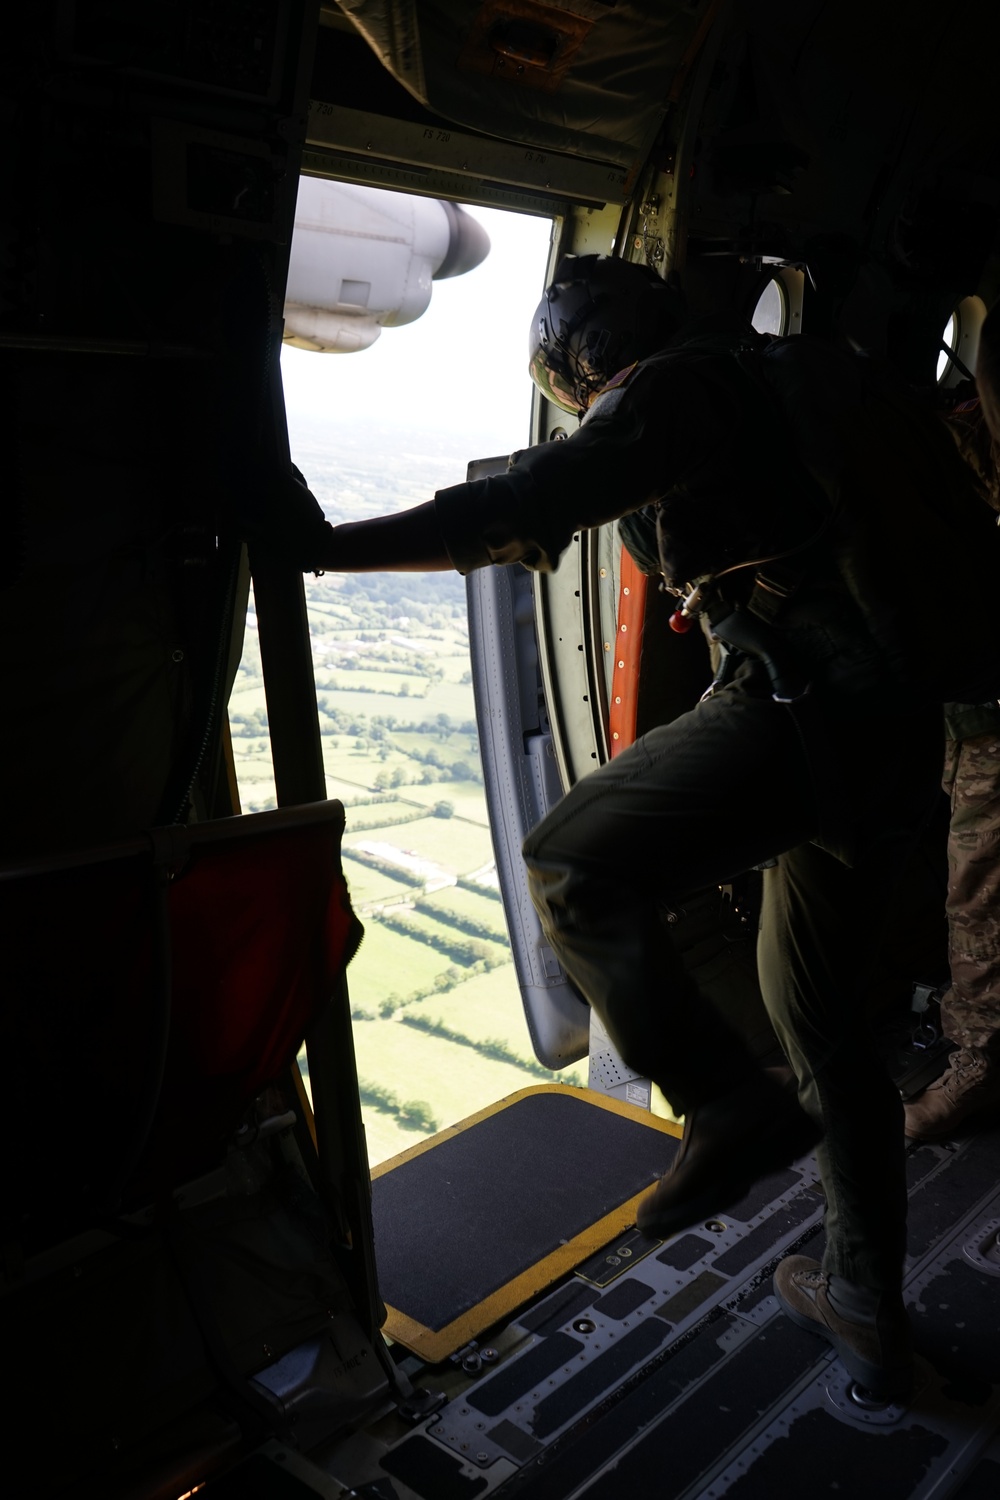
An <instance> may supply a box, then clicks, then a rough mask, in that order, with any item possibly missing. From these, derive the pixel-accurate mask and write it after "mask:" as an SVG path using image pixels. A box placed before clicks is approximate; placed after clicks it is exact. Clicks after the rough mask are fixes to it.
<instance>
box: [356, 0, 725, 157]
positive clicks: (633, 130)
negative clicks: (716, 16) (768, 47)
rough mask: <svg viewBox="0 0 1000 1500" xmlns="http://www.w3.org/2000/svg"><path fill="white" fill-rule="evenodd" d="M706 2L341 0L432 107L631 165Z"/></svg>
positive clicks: (388, 63) (646, 145)
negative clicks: (477, 2) (472, 2)
mask: <svg viewBox="0 0 1000 1500" xmlns="http://www.w3.org/2000/svg"><path fill="white" fill-rule="evenodd" d="M709 4H710V0H701V3H700V4H695V5H693V6H692V5H683V4H678V3H671V0H659V3H658V0H620V3H618V4H616V5H615V4H608V3H606V0H549V3H547V4H544V5H542V4H538V3H535V0H481V3H479V4H478V5H470V4H469V3H468V0H340V8H341V9H342V10H343V11H345V12H346V13H347V14H348V15H350V17H351V18H352V20H353V22H354V24H355V26H356V27H357V29H358V30H359V31H360V32H361V33H362V35H363V36H364V37H365V38H366V40H367V41H368V43H369V45H370V46H371V47H372V48H373V49H374V51H375V52H376V53H377V55H378V57H379V58H380V59H381V61H382V62H383V64H384V65H385V67H386V68H388V70H389V71H390V72H391V73H392V74H393V76H394V77H395V78H396V79H397V80H398V81H399V82H400V83H401V84H403V86H404V87H405V88H407V89H408V90H409V91H410V93H411V94H413V95H414V96H415V97H416V98H417V99H419V100H420V102H421V103H422V104H424V105H425V106H426V107H427V108H428V109H430V110H431V111H433V112H434V113H435V114H438V115H441V116H443V117H444V118H446V119H449V120H451V121H453V122H454V123H455V124H457V125H462V126H465V127H466V128H468V129H471V130H479V131H483V132H484V133H487V134H489V135H493V136H499V137H501V138H503V139H507V140H513V141H524V142H526V143H530V144H531V145H532V146H533V147H535V148H541V149H549V150H552V151H561V152H567V153H572V154H577V155H585V156H588V157H591V158H594V159H596V160H598V161H608V162H609V163H614V164H615V165H616V166H618V167H620V168H624V169H625V170H626V171H633V170H635V169H636V168H637V167H638V166H639V165H640V164H641V163H642V161H643V160H644V159H645V157H646V155H647V153H648V151H649V149H650V147H651V145H652V143H653V140H654V138H655V136H656V132H657V130H658V128H659V126H660V123H661V121H662V119H663V115H664V111H665V108H666V102H667V97H668V94H669V93H670V90H671V87H672V85H673V84H674V81H675V77H676V75H677V69H678V66H679V65H680V64H681V63H682V61H685V60H686V54H687V52H688V49H689V47H690V45H691V41H692V38H693V36H694V35H695V33H696V31H697V29H698V27H699V24H700V22H701V20H702V13H703V12H705V11H707V10H708V9H709Z"/></svg>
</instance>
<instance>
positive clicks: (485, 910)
mask: <svg viewBox="0 0 1000 1500" xmlns="http://www.w3.org/2000/svg"><path fill="white" fill-rule="evenodd" d="M424 906H425V909H428V908H429V909H430V910H432V911H441V912H449V913H454V915H455V916H458V917H468V918H471V920H472V921H473V922H481V923H482V924H483V926H484V927H489V928H491V929H492V931H493V932H494V933H495V934H496V937H497V939H498V941H500V942H506V941H507V929H506V927H505V925H504V917H503V907H502V906H501V905H500V903H499V901H494V900H493V899H492V897H490V896H485V895H483V896H480V895H479V894H478V893H477V892H476V891H469V890H465V889H464V888H463V887H462V886H459V885H451V886H448V887H447V888H446V889H445V890H443V891H435V892H434V894H433V895H431V896H425V897H424Z"/></svg>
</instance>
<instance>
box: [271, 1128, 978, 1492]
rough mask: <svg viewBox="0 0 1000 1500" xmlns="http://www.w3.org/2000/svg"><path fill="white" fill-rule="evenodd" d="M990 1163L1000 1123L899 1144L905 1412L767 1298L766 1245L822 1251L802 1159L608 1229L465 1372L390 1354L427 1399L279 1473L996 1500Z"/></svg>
mask: <svg viewBox="0 0 1000 1500" xmlns="http://www.w3.org/2000/svg"><path fill="white" fill-rule="evenodd" d="M998 1167H1000V1132H998V1131H993V1132H991V1133H984V1134H981V1135H978V1136H973V1137H970V1138H969V1139H967V1140H965V1141H963V1142H960V1143H957V1144H947V1145H942V1146H931V1145H925V1146H921V1147H915V1148H911V1150H910V1153H909V1159H908V1170H909V1178H910V1229H909V1240H910V1256H909V1262H908V1272H907V1283H906V1297H907V1301H908V1304H909V1307H910V1311H911V1314H912V1317H913V1321H914V1326H915V1335H916V1349H917V1356H918V1373H917V1382H916V1387H915V1390H914V1392H913V1396H912V1399H911V1400H910V1402H908V1403H907V1404H906V1405H905V1406H896V1405H889V1406H882V1405H874V1404H872V1403H871V1402H870V1401H868V1400H866V1398H865V1396H864V1393H863V1392H859V1391H858V1390H856V1389H853V1388H852V1386H851V1383H850V1381H849V1380H848V1379H847V1377H846V1375H845V1374H844V1371H843V1369H842V1367H841V1365H840V1364H839V1362H838V1361H837V1360H836V1359H835V1357H834V1355H833V1353H832V1351H830V1350H829V1348H828V1347H827V1346H826V1345H825V1344H824V1343H823V1342H822V1340H820V1339H817V1338H816V1337H815V1336H814V1335H812V1334H809V1333H808V1332H805V1331H803V1330H801V1329H799V1328H797V1327H796V1326H795V1325H794V1324H792V1323H791V1322H790V1321H789V1320H788V1319H787V1318H786V1317H784V1315H783V1314H782V1313H781V1312H780V1310H779V1309H778V1307H777V1304H776V1302H775V1300H774V1298H773V1296H772V1294H771V1274H772V1272H773V1268H774V1265H775V1264H776V1262H777V1261H778V1260H779V1259H780V1258H781V1257H782V1256H783V1255H784V1254H787V1253H791V1252H801V1253H804V1254H807V1255H810V1254H811V1255H817V1254H820V1253H821V1246H822V1228H821V1219H822V1199H821V1197H820V1194H819V1192H818V1187H817V1182H816V1175H815V1170H814V1165H813V1162H812V1159H811V1158H807V1159H806V1160H805V1161H804V1162H802V1163H799V1164H797V1165H796V1166H795V1167H793V1168H790V1169H789V1170H788V1171H786V1172H782V1173H779V1174H777V1175H775V1176H774V1177H772V1178H770V1179H768V1180H767V1181H765V1182H763V1183H760V1184H758V1186H757V1187H756V1188H755V1189H754V1190H753V1191H752V1192H751V1193H750V1194H748V1196H747V1197H746V1198H745V1199H744V1200H743V1202H742V1203H740V1204H737V1205H735V1207H734V1208H733V1209H731V1210H730V1211H729V1212H728V1213H723V1214H720V1216H719V1217H718V1218H717V1219H713V1220H710V1221H708V1222H706V1223H705V1224H704V1225H699V1226H698V1227H697V1228H696V1229H693V1230H691V1231H689V1232H688V1233H686V1234H682V1235H679V1236H677V1237H676V1238H674V1239H673V1240H670V1241H668V1242H667V1243H665V1244H659V1243H655V1242H654V1243H652V1244H650V1243H649V1242H648V1241H645V1240H643V1239H641V1238H640V1237H639V1236H637V1235H636V1234H635V1233H634V1231H625V1232H624V1233H621V1234H619V1235H618V1236H616V1238H615V1239H614V1241H613V1242H612V1243H611V1244H609V1245H608V1246H607V1247H606V1249H605V1250H604V1251H602V1252H601V1253H599V1254H597V1255H594V1256H592V1257H591V1259H590V1260H589V1261H587V1262H586V1263H584V1264H581V1265H579V1266H578V1268H577V1270H576V1271H575V1272H574V1273H572V1274H570V1275H569V1276H567V1277H564V1278H563V1279H562V1280H561V1281H560V1282H559V1283H558V1284H557V1285H556V1286H555V1288H554V1289H553V1290H551V1291H550V1292H548V1293H547V1294H546V1295H545V1296H543V1297H542V1298H541V1299H540V1300H536V1301H535V1302H534V1303H533V1304H532V1305H531V1306H530V1307H529V1308H528V1309H526V1310H523V1311H520V1312H517V1313H515V1314H514V1316H513V1319H512V1320H511V1321H510V1322H508V1323H507V1325H506V1326H505V1327H503V1328H497V1327H494V1328H493V1329H491V1330H490V1339H491V1341H492V1343H493V1345H494V1346H495V1349H496V1352H497V1354H498V1356H499V1358H498V1360H497V1362H496V1363H495V1364H490V1363H487V1362H485V1361H482V1362H480V1361H478V1360H476V1359H473V1360H472V1361H471V1363H472V1364H473V1365H475V1364H476V1363H479V1364H480V1372H479V1373H478V1375H477V1376H476V1377H475V1378H474V1379H472V1380H468V1378H467V1376H466V1375H465V1374H464V1373H463V1371H462V1369H461V1365H460V1364H459V1365H454V1364H446V1365H444V1366H441V1365H438V1366H436V1367H427V1366H424V1365H422V1363H421V1362H420V1361H419V1360H418V1359H416V1358H414V1357H412V1356H411V1357H408V1358H407V1359H406V1360H405V1361H404V1365H403V1367H404V1369H405V1370H406V1371H407V1372H408V1373H409V1375H410V1377H411V1378H412V1379H413V1380H414V1381H415V1383H416V1384H418V1385H419V1386H424V1387H426V1388H428V1389H435V1388H441V1387H444V1388H445V1389H446V1390H447V1395H448V1398H449V1399H447V1400H446V1402H445V1403H444V1404H443V1405H442V1406H441V1407H440V1409H439V1410H437V1411H436V1412H435V1413H434V1414H433V1415H432V1416H431V1417H429V1418H426V1419H425V1420H423V1421H421V1422H420V1423H419V1424H418V1425H417V1426H416V1427H415V1428H413V1429H411V1430H409V1431H404V1430H403V1428H402V1426H401V1424H400V1425H395V1419H392V1420H390V1419H387V1420H386V1421H385V1422H383V1423H382V1424H381V1425H380V1426H379V1428H378V1430H377V1432H374V1433H371V1434H356V1435H355V1436H354V1437H353V1438H352V1439H350V1440H349V1441H348V1442H347V1443H346V1444H337V1445H334V1446H332V1447H331V1449H330V1450H329V1451H328V1452H327V1453H325V1454H314V1455H313V1456H312V1463H311V1464H306V1463H304V1462H303V1461H302V1460H301V1459H299V1458H298V1457H297V1456H295V1455H290V1454H288V1455H284V1456H283V1463H284V1464H285V1473H286V1475H288V1477H289V1478H290V1477H291V1475H290V1473H289V1461H291V1465H290V1466H291V1468H292V1470H293V1471H297V1472H298V1473H299V1474H301V1475H302V1476H303V1482H304V1484H305V1485H307V1486H308V1488H303V1489H302V1491H301V1493H302V1495H303V1496H308V1493H309V1490H310V1489H311V1490H312V1491H313V1492H314V1493H320V1494H325V1495H328V1496H331V1497H338V1500H339V1497H345V1500H346V1497H347V1496H349V1495H356V1496H359V1497H364V1500H477V1497H480V1496H482V1497H492V1496H493V1495H498V1496H500V1497H501V1500H612V1497H613V1500H717V1497H722V1496H725V1497H727V1500H776V1497H781V1500H786V1497H787V1500H798V1497H805V1496H813V1495H816V1494H841V1493H847V1494H850V1495H852V1497H854V1500H868V1497H872V1500H876V1497H877V1500H932V1497H933V1500H944V1497H952V1500H996V1497H997V1496H998V1495H1000V1437H998V1432H1000V1240H998V1234H1000V1171H998ZM317 1465H318V1467H317ZM262 1493H264V1492H263V1491H262ZM289 1493H290V1492H289Z"/></svg>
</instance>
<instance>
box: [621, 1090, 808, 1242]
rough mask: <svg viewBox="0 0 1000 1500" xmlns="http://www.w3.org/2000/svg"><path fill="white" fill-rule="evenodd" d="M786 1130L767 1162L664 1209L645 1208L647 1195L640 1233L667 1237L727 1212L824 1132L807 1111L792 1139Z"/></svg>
mask: <svg viewBox="0 0 1000 1500" xmlns="http://www.w3.org/2000/svg"><path fill="white" fill-rule="evenodd" d="M785 1134H786V1138H785V1140H784V1141H783V1142H781V1143H779V1142H774V1143H773V1154H771V1155H770V1156H769V1157H768V1159H767V1160H766V1161H765V1162H764V1163H763V1164H762V1163H761V1162H760V1161H758V1162H756V1163H754V1165H753V1166H752V1167H749V1168H747V1170H746V1171H744V1172H743V1173H742V1174H741V1175H740V1176H738V1177H729V1178H728V1180H722V1181H720V1182H719V1183H717V1184H716V1185H714V1186H713V1187H712V1188H711V1189H706V1190H704V1191H703V1192H701V1193H698V1194H696V1196H695V1197H693V1198H682V1199H680V1200H679V1201H678V1202H677V1203H673V1204H667V1205H666V1206H665V1207H664V1208H663V1209H660V1210H656V1209H652V1208H651V1209H648V1210H647V1211H646V1212H643V1204H644V1203H645V1202H647V1201H648V1199H643V1201H642V1202H641V1203H640V1204H639V1207H638V1209H637V1211H636V1219H635V1227H636V1228H637V1229H638V1230H639V1232H640V1234H645V1235H649V1236H650V1238H656V1239H666V1238H667V1237H668V1236H669V1235H672V1234H679V1233H680V1232H681V1230H683V1229H691V1228H692V1227H693V1226H694V1225H695V1224H698V1223H701V1222H703V1221H704V1220H705V1219H709V1218H711V1217H712V1215H713V1214H722V1213H725V1212H726V1210H727V1209H728V1208H729V1206H730V1204H732V1203H738V1202H739V1201H740V1199H741V1198H743V1197H745V1196H746V1194H747V1193H748V1192H749V1191H750V1189H751V1188H752V1187H753V1186H754V1184H755V1183H757V1182H760V1180H761V1178H763V1177H769V1176H770V1175H771V1174H772V1173H773V1172H781V1171H783V1170H784V1168H785V1167H787V1166H790V1165H791V1163H792V1162H793V1161H798V1160H799V1158H800V1157H802V1156H805V1155H806V1153H807V1152H809V1151H811V1150H812V1149H813V1148H814V1147H815V1146H817V1145H818V1144H819V1142H820V1141H821V1140H822V1138H823V1132H822V1131H821V1130H820V1129H819V1127H818V1126H817V1125H814V1124H813V1123H812V1121H811V1120H808V1119H807V1117H806V1116H805V1115H803V1117H802V1121H801V1123H800V1124H798V1126H797V1129H796V1132H795V1133H794V1135H793V1138H792V1140H790V1141H789V1140H788V1139H787V1132H786V1133H785ZM779 1144H783V1146H784V1149H778V1147H779ZM664 1180H669V1179H664ZM655 1194H656V1189H655V1188H653V1189H652V1191H651V1194H650V1196H651V1197H655Z"/></svg>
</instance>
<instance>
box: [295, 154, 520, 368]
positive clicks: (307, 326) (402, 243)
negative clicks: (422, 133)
mask: <svg viewBox="0 0 1000 1500" xmlns="http://www.w3.org/2000/svg"><path fill="white" fill-rule="evenodd" d="M489 249H490V241H489V236H488V235H487V233H486V231H485V229H484V228H483V227H482V225H481V224H480V223H479V222H478V221H477V220H476V219H474V218H472V217H471V215H470V214H467V213H466V212H465V211H464V210H463V209H461V208H459V207H458V205H457V204H454V203H447V202H442V201H441V200H439V199H435V198H418V197H415V196H414V195H412V194H409V193H391V192H387V191H385V190H384V189H382V188H373V187H364V186H360V185H358V184H355V183H346V182H333V181H327V180H326V179H323V178H317V177H303V178H301V179H300V181H299V191H298V200H297V202H296V206H295V233H294V235H293V237H292V249H291V259H290V264H289V270H288V286H287V290H286V293H285V333H284V338H285V342H286V343H289V344H295V345H296V346H297V347H298V348H300V349H313V350H318V351H323V352H333V353H341V354H352V353H354V352H356V351H357V350H359V349H367V348H368V347H369V346H370V345H371V344H374V342H375V340H376V339H377V338H378V336H379V334H380V333H381V331H382V329H383V328H395V327H398V326H399V325H400V324H403V323H412V322H413V321H414V320H415V319H416V318H419V317H420V315H421V313H423V312H425V311H426V309H427V306H428V304H429V302H430V300H431V283H432V281H440V280H442V279H443V278H444V277H446V276H460V275H462V274H463V273H464V272H465V271H471V270H472V269H473V268H474V267H475V266H478V265H479V264H480V263H481V262H482V261H483V260H485V258H486V256H487V255H488V254H489Z"/></svg>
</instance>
